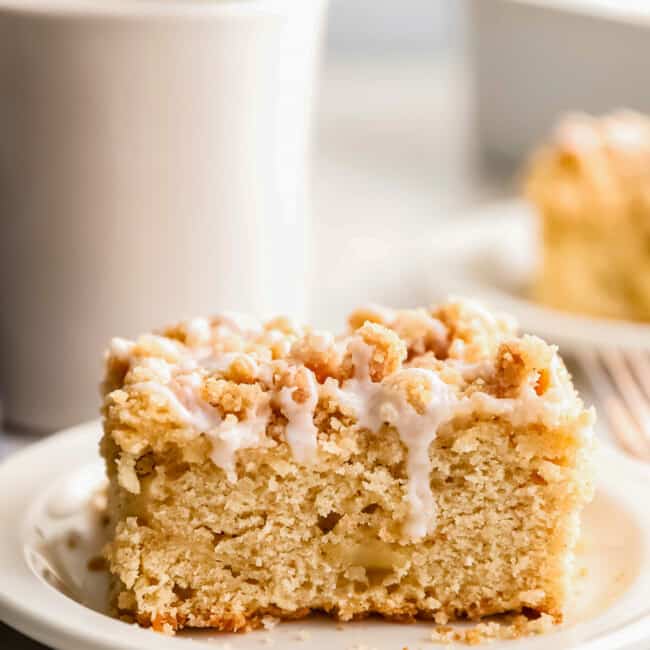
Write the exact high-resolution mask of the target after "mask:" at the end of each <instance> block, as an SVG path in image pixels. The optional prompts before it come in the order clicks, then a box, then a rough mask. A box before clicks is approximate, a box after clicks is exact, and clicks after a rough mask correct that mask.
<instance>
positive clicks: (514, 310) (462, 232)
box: [430, 200, 650, 352]
mask: <svg viewBox="0 0 650 650" xmlns="http://www.w3.org/2000/svg"><path fill="white" fill-rule="evenodd" d="M433 259H434V260H435V261H434V266H433V270H432V273H431V275H430V277H431V291H432V293H433V297H434V298H437V299H442V298H445V297H446V296H447V295H448V294H449V293H451V294H457V295H461V296H467V297H471V298H477V299H480V300H481V301H483V302H485V303H486V304H487V305H488V306H489V307H493V308H496V309H498V310H501V311H505V312H508V313H510V314H512V315H513V316H515V317H516V318H517V320H518V321H519V324H520V326H521V327H522V329H523V330H525V331H527V332H534V333H535V334H538V335H540V336H541V337H543V338H545V339H546V340H548V341H549V342H551V343H557V344H559V345H560V347H561V349H562V350H563V351H565V352H566V351H575V350H579V349H584V348H585V347H590V346H607V345H612V344H615V345H626V346H629V347H634V348H644V349H647V350H650V325H645V324H642V323H633V322H630V321H622V320H610V319H605V318H591V317H589V316H581V315H576V314H571V313H568V312H562V311H559V310H555V309H551V308H548V307H544V306H542V305H539V304H537V303H535V302H533V301H531V300H529V299H528V298H527V297H526V292H527V288H528V287H529V286H530V281H531V278H532V274H533V272H534V269H535V267H536V264H537V260H538V237H537V223H536V219H535V218H534V215H533V212H532V209H531V208H530V206H529V205H528V204H526V203H525V202H524V201H519V200H517V201H504V202H500V203H494V204H491V205H488V206H487V207H483V208H480V209H478V210H476V211H474V212H472V213H470V214H468V215H467V216H466V217H464V218H462V219H459V220H458V221H456V222H455V223H454V224H453V225H451V226H449V227H447V228H446V229H443V230H440V231H439V232H438V233H437V234H436V237H435V238H434V240H433Z"/></svg>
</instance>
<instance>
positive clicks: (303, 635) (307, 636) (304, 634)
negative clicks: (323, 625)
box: [296, 630, 311, 641]
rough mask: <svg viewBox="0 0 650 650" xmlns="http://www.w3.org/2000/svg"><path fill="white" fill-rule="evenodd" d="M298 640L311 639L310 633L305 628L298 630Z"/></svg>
mask: <svg viewBox="0 0 650 650" xmlns="http://www.w3.org/2000/svg"><path fill="white" fill-rule="evenodd" d="M296 638H297V639H298V641H309V639H311V634H310V633H309V632H307V630H299V631H298V634H296Z"/></svg>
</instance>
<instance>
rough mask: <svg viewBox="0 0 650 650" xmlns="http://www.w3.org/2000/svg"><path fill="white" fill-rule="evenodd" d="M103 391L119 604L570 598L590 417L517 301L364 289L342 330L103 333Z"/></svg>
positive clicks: (235, 612) (554, 606)
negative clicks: (362, 305) (366, 294)
mask: <svg viewBox="0 0 650 650" xmlns="http://www.w3.org/2000/svg"><path fill="white" fill-rule="evenodd" d="M104 391H105V401H104V427H105V435H104V439H103V442H102V451H103V455H104V457H105V458H106V463H107V471H108V476H109V479H110V495H109V511H110V516H111V519H112V525H113V527H114V536H113V540H112V542H111V543H110V545H109V547H108V549H107V557H108V559H109V562H110V568H111V572H112V574H113V576H114V607H115V610H116V613H117V614H118V615H120V616H121V617H123V618H126V619H129V620H136V621H138V622H139V623H140V624H142V625H151V626H153V627H154V628H155V629H157V630H163V631H173V630H176V629H179V628H182V627H213V628H218V629H221V630H245V629H250V628H252V627H255V626H258V625H260V624H261V622H262V620H263V618H264V617H265V616H267V615H272V616H278V617H284V618H297V617H302V616H305V615H307V614H308V613H309V612H310V611H312V610H321V611H325V612H328V613H331V614H333V615H335V616H337V617H339V618H341V619H344V620H349V619H351V618H356V617H359V616H363V615H367V614H369V613H373V612H374V613H379V614H382V615H385V616H388V617H391V618H396V619H409V618H413V617H416V616H424V617H429V618H434V617H435V618H436V620H437V621H439V622H440V621H446V620H447V619H455V618H459V617H471V618H477V617H480V616H483V615H487V614H493V613H498V612H505V611H521V610H524V609H529V610H534V611H536V612H540V613H548V614H550V615H552V616H554V617H555V618H556V619H560V618H561V616H562V611H563V607H564V604H565V601H566V598H567V594H568V591H569V587H570V581H571V578H572V558H573V552H574V548H575V544H576V540H577V536H578V532H579V515H580V511H581V509H582V507H583V505H584V504H585V503H586V502H587V501H588V500H589V499H590V498H591V494H592V484H591V451H592V421H593V414H592V413H591V412H590V411H586V410H585V409H584V407H583V405H582V402H581V401H580V399H579V398H578V396H577V395H576V393H575V391H574V389H573V386H572V385H571V381H570V378H569V376H568V374H567V372H566V369H565V367H564V365H563V363H562V361H561V360H560V358H559V357H558V355H557V351H556V350H555V349H554V348H552V347H550V346H548V345H547V344H545V343H544V342H543V341H541V340H539V339H537V338H534V337H530V336H524V337H519V336H517V334H516V332H515V330H514V328H513V325H512V323H511V322H510V321H509V320H508V319H504V318H498V317H494V316H492V315H490V314H489V313H487V312H485V311H484V310H482V309H481V308H479V307H477V306H475V305H473V304H471V303H466V302H456V303H448V304H444V305H440V306H437V307H433V308H431V309H417V310H406V311H391V310H385V309H376V308H371V309H364V310H359V311H357V312H355V313H354V314H352V316H351V318H350V329H349V331H348V332H347V333H346V334H344V335H342V336H339V337H333V336H332V335H330V334H327V333H324V332H319V331H316V330H313V329H310V328H306V327H297V326H295V325H293V324H291V323H290V322H289V321H287V320H286V319H282V318H279V319H275V320H271V321H268V322H266V323H257V322H254V321H249V320H247V319H242V318H241V317H234V316H232V315H224V316H217V317H214V318H211V319H196V320H193V321H188V322H183V323H180V324H179V325H176V326H173V327H170V328H168V329H166V330H163V331H162V332H160V333H158V334H150V335H144V336H142V337H141V338H139V339H138V340H137V341H135V342H131V341H125V340H121V339H116V340H115V341H113V343H112V345H111V348H110V351H109V354H108V358H107V374H106V379H105V383H104Z"/></svg>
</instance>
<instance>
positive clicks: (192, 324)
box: [185, 318, 212, 347]
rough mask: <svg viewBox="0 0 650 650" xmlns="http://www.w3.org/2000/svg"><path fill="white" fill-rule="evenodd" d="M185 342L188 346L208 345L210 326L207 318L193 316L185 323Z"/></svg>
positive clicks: (210, 336)
mask: <svg viewBox="0 0 650 650" xmlns="http://www.w3.org/2000/svg"><path fill="white" fill-rule="evenodd" d="M185 332H186V336H187V344H188V345H189V346H190V347H202V346H206V345H210V342H211V341H212V328H211V327H210V322H209V321H208V319H207V318H193V319H192V320H189V321H187V322H186V323H185Z"/></svg>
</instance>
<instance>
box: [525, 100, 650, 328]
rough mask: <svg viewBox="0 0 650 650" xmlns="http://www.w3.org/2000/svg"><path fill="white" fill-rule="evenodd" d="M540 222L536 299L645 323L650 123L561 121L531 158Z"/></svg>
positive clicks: (624, 117) (649, 315)
mask: <svg viewBox="0 0 650 650" xmlns="http://www.w3.org/2000/svg"><path fill="white" fill-rule="evenodd" d="M526 194H527V196H528V197H529V198H530V200H531V201H532V203H533V204H534V205H535V207H536V209H537V212H538V213H539V215H540V219H541V232H542V246H543V251H542V262H541V266H540V269H539V272H538V276H537V280H536V284H535V289H534V291H535V297H536V298H537V299H538V300H540V301H541V302H543V303H545V304H548V305H550V306H552V307H557V308H559V309H563V310H566V311H575V312H583V313H588V314H593V315H597V316H607V317H613V318H627V319H633V320H648V319H650V249H649V247H648V243H649V241H650V120H648V119H647V118H646V117H644V116H641V115H638V114H636V113H631V112H618V113H614V114H612V115H608V116H606V117H602V118H593V117H590V116H587V115H570V116H567V117H566V118H565V119H564V120H563V121H562V122H561V123H560V124H559V125H558V127H557V129H556V131H555V133H554V135H553V137H552V138H551V139H550V141H549V142H548V143H547V144H546V145H545V146H543V147H542V148H541V149H540V151H538V152H537V154H536V155H535V156H534V157H533V159H532V161H531V165H530V169H529V172H528V178H527V182H526Z"/></svg>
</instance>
